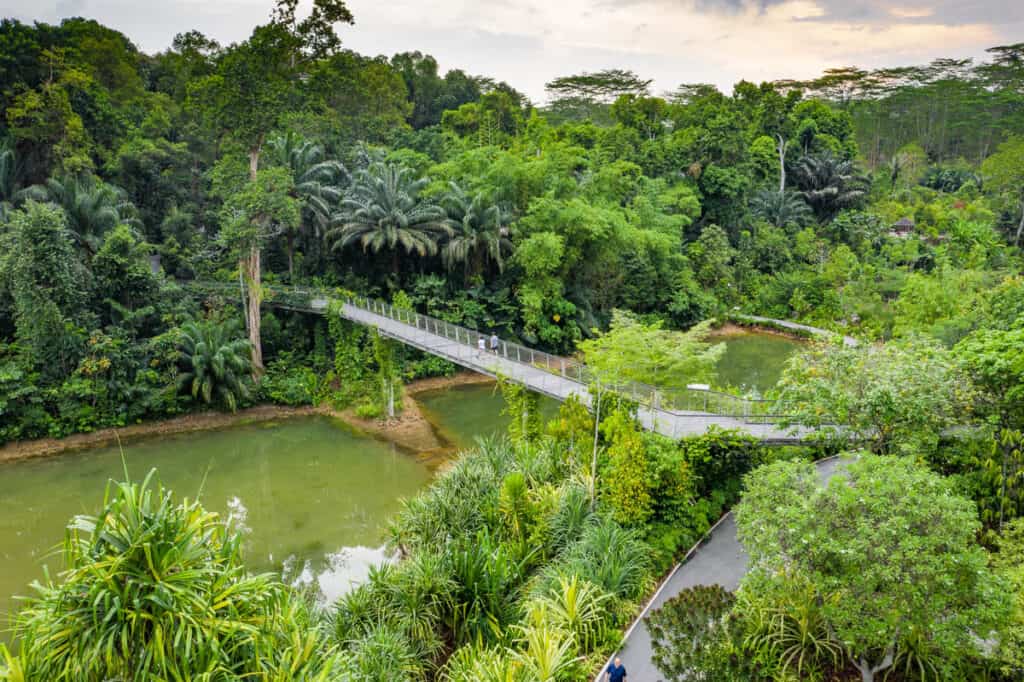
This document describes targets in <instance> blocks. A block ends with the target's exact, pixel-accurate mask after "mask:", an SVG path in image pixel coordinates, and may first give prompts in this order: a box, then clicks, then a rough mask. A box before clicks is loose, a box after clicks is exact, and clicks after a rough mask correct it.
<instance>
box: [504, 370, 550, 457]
mask: <svg viewBox="0 0 1024 682" xmlns="http://www.w3.org/2000/svg"><path fill="white" fill-rule="evenodd" d="M498 389H499V390H500V391H501V397H502V399H503V400H504V401H505V408H504V410H503V411H502V414H506V415H508V416H509V423H508V436H509V439H511V441H512V442H513V443H517V444H528V443H534V442H536V440H537V439H538V438H539V437H540V434H541V431H542V429H543V427H544V422H543V420H542V418H541V413H540V394H539V393H535V392H533V391H531V390H529V389H528V388H526V387H524V386H522V385H520V384H517V383H513V382H512V381H509V380H507V379H503V378H500V377H499V379H498Z"/></svg>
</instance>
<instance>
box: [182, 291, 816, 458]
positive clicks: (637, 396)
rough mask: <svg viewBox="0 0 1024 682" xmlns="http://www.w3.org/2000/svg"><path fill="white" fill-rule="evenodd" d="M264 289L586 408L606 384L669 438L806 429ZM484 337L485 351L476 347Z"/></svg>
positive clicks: (426, 326) (719, 402)
mask: <svg viewBox="0 0 1024 682" xmlns="http://www.w3.org/2000/svg"><path fill="white" fill-rule="evenodd" d="M187 286H188V288H189V289H191V290H193V291H196V292H197V293H202V292H204V291H205V292H208V293H218V294H220V295H225V296H232V295H235V296H237V295H241V291H240V288H239V287H238V286H234V285H229V284H219V283H217V284H214V283H204V282H193V283H189V284H188V285H187ZM263 292H264V301H263V304H264V305H268V306H272V307H278V308H284V309H288V310H296V311H302V312H308V313H314V314H318V315H327V314H331V313H332V312H336V313H337V314H339V315H341V317H343V318H344V319H346V320H349V321H351V322H354V323H356V324H361V325H365V326H368V327H373V328H375V329H377V331H378V332H379V333H380V334H381V335H383V336H386V337H388V338H391V339H394V340H396V341H398V342H400V343H403V344H405V345H407V346H411V347H413V348H417V349H419V350H421V351H423V352H426V353H430V354H431V355H435V356H437V357H440V358H443V359H445V360H448V361H450V362H452V363H454V364H456V365H459V366H460V367H464V368H466V369H469V370H472V371H474V372H478V373H480V374H485V375H488V376H491V377H495V378H498V377H501V378H502V379H504V380H506V381H511V382H514V383H517V384H520V385H522V386H525V387H526V388H528V389H530V390H531V391H535V392H537V393H541V394H543V395H546V396H549V397H551V398H554V399H555V400H558V401H560V402H561V401H564V400H566V399H568V398H569V397H571V396H575V397H576V398H577V399H579V400H580V402H582V403H583V404H584V405H586V406H587V407H588V408H591V407H592V401H593V400H594V396H593V394H592V392H591V386H603V387H604V389H603V390H609V391H614V392H616V393H618V394H620V395H624V396H626V397H629V398H631V399H632V400H634V401H636V403H637V404H638V406H639V408H638V415H637V416H638V419H639V421H640V423H641V425H642V426H643V427H644V428H645V429H647V430H649V431H653V432H656V433H659V434H661V435H664V436H667V437H669V438H673V439H677V438H683V437H686V436H694V435H700V434H703V433H705V432H707V431H708V430H709V429H710V428H712V427H717V428H720V429H729V430H739V431H742V432H745V433H747V434H750V435H751V436H754V437H755V438H758V439H759V440H761V441H764V442H765V443H768V444H776V445H786V444H794V443H799V442H802V441H804V440H806V439H807V437H808V436H809V435H810V433H811V431H810V430H809V429H807V428H804V427H799V426H796V427H794V426H790V427H787V428H784V427H782V426H781V425H780V424H781V423H782V422H784V421H785V415H779V414H774V413H773V402H772V401H768V400H759V399H752V398H744V397H740V396H735V395H731V394H728V393H723V392H720V391H715V390H712V389H711V388H710V387H708V386H707V385H703V384H695V385H690V386H687V387H686V388H684V389H676V390H666V389H663V388H659V387H655V386H649V385H647V384H642V383H638V382H633V381H623V382H616V383H615V384H614V385H608V383H607V382H601V381H599V377H597V376H596V375H595V374H594V372H593V371H592V370H591V369H590V368H588V367H587V366H586V365H585V364H583V363H581V362H579V361H577V360H576V359H574V358H567V357H561V356H556V355H551V354H549V353H545V352H543V351H539V350H536V349H533V348H530V347H528V346H523V345H521V344H518V343H514V342H512V341H507V340H505V339H500V340H499V342H498V347H497V349H496V351H494V352H492V351H491V350H490V346H491V344H490V338H489V335H488V334H485V333H484V332H482V331H479V330H474V329H468V328H466V327H461V326H459V325H456V324H452V323H451V322H446V321H444V320H439V319H437V318H434V317H431V316H429V315H423V314H421V313H418V312H416V311H414V310H407V309H403V308H396V307H395V306H393V305H391V304H389V303H385V302H383V301H379V300H376V299H371V298H364V297H360V296H354V295H351V294H347V293H341V292H337V291H330V290H325V289H311V288H303V287H290V286H264V287H263ZM332 303H333V304H334V305H332ZM481 338H483V339H484V340H485V345H486V347H487V350H484V351H481V350H480V348H479V343H480V339H481Z"/></svg>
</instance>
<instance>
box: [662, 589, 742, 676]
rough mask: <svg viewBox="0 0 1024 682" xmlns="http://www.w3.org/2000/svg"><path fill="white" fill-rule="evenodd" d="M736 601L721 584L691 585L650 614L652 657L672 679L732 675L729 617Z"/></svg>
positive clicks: (665, 674)
mask: <svg viewBox="0 0 1024 682" xmlns="http://www.w3.org/2000/svg"><path fill="white" fill-rule="evenodd" d="M735 601H736V599H735V597H734V596H733V595H732V593H730V592H728V591H726V590H725V589H724V588H722V587H721V586H720V585H714V586H711V587H706V586H698V587H691V588H689V589H686V590H683V591H682V592H680V593H679V594H678V595H676V596H675V597H673V598H672V599H669V600H668V601H666V602H665V603H664V605H662V606H661V607H660V608H658V609H655V610H654V611H652V612H651V614H650V615H649V616H647V618H646V619H645V623H646V625H647V629H648V631H649V632H650V633H651V647H652V649H653V655H652V660H653V661H654V664H655V665H656V666H658V669H659V670H660V671H661V673H662V674H663V675H664V676H665V678H666V680H667V681H668V682H682V681H683V680H726V679H730V673H732V672H734V671H733V670H732V666H730V665H729V661H728V640H729V633H728V627H729V625H728V623H727V619H728V615H729V612H730V611H731V609H732V607H733V604H734V603H735Z"/></svg>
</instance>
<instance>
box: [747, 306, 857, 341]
mask: <svg viewBox="0 0 1024 682" xmlns="http://www.w3.org/2000/svg"><path fill="white" fill-rule="evenodd" d="M733 317H735V318H737V319H740V320H746V321H748V322H760V323H763V324H773V325H776V326H778V327H782V328H783V329H791V330H793V331H795V332H805V333H807V334H812V335H813V336H821V337H824V338H828V339H830V338H832V337H834V336H838V334H837V333H836V332H833V331H829V330H828V329H822V328H821V327H812V326H810V325H807V324H800V323H799V322H790V321H789V320H776V319H775V318H772V317H761V316H760V315H741V314H735V315H733ZM843 345H846V346H850V347H856V346H858V345H860V341H858V340H857V339H855V338H853V337H852V336H843Z"/></svg>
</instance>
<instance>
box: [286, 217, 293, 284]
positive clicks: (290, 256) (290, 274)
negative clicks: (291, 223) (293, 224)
mask: <svg viewBox="0 0 1024 682" xmlns="http://www.w3.org/2000/svg"><path fill="white" fill-rule="evenodd" d="M285 248H286V249H287V251H288V282H290V283H291V284H295V233H294V232H292V231H291V230H289V231H288V234H287V236H285Z"/></svg>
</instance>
